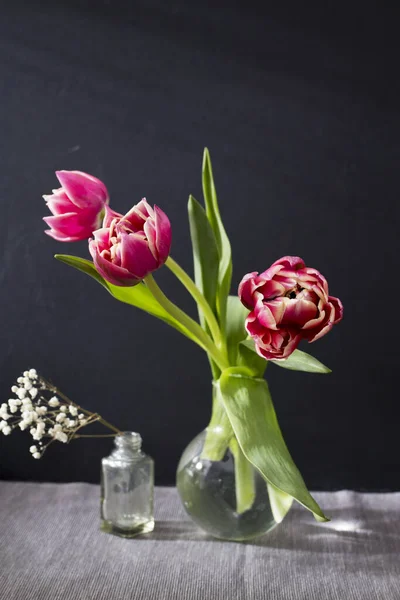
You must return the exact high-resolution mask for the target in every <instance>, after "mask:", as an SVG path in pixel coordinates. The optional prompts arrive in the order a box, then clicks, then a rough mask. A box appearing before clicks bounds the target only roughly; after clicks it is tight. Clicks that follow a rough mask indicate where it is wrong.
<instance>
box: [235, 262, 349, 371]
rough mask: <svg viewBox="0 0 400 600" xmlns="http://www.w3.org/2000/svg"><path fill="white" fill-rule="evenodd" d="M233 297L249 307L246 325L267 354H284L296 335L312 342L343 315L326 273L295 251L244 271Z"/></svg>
mask: <svg viewBox="0 0 400 600" xmlns="http://www.w3.org/2000/svg"><path fill="white" fill-rule="evenodd" d="M239 297H240V300H241V301H242V303H243V304H244V305H245V306H246V307H247V308H249V309H250V310H251V312H250V314H249V315H248V317H247V319H246V330H247V332H248V333H249V335H250V336H251V337H252V338H253V339H254V342H255V347H256V350H257V353H258V354H259V355H260V356H262V357H264V358H266V359H267V360H276V359H284V358H287V357H288V356H290V354H291V353H292V352H293V351H294V350H295V349H296V348H297V346H298V344H299V342H300V340H302V339H305V340H308V341H309V342H315V340H318V339H319V338H321V337H322V336H323V335H325V334H326V333H328V331H330V330H331V329H332V327H333V325H334V324H335V323H338V322H339V321H340V320H341V319H342V317H343V306H342V303H341V302H340V300H339V299H338V298H334V297H333V296H329V290H328V283H327V281H326V279H325V278H324V277H323V276H322V275H321V273H320V272H319V271H317V270H316V269H311V268H309V267H306V266H305V264H304V261H303V260H302V259H301V258H299V257H298V256H284V257H283V258H281V259H279V260H277V261H276V262H274V264H273V265H272V266H271V267H270V268H269V269H267V270H266V271H264V272H263V273H261V274H260V275H259V274H258V273H257V272H254V273H248V274H247V275H245V276H244V277H243V279H242V281H241V283H240V285H239Z"/></svg>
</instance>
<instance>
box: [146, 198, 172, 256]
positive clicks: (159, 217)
mask: <svg viewBox="0 0 400 600" xmlns="http://www.w3.org/2000/svg"><path fill="white" fill-rule="evenodd" d="M148 222H149V221H148ZM150 222H151V221H150ZM154 224H155V233H156V239H155V245H156V249H157V254H158V260H159V262H161V263H162V264H164V263H165V261H166V260H167V258H168V256H169V253H170V250H171V240H172V235H171V223H170V221H169V219H168V217H167V215H166V214H165V212H164V211H162V210H161V208H159V207H158V206H157V205H154Z"/></svg>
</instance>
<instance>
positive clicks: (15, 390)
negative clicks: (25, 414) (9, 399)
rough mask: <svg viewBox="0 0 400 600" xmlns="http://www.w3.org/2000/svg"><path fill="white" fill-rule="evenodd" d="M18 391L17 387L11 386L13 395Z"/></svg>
mask: <svg viewBox="0 0 400 600" xmlns="http://www.w3.org/2000/svg"><path fill="white" fill-rule="evenodd" d="M18 390H19V387H18V386H17V385H13V386H12V388H11V391H12V393H13V394H16V393H17V392H18Z"/></svg>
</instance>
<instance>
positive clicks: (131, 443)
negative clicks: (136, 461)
mask: <svg viewBox="0 0 400 600" xmlns="http://www.w3.org/2000/svg"><path fill="white" fill-rule="evenodd" d="M114 446H115V449H114V451H113V455H114V456H115V455H117V456H129V457H132V456H135V455H136V456H137V455H140V451H141V448H142V438H141V437H140V435H139V433H136V432H135V431H123V432H122V433H119V434H118V435H117V436H115V438H114Z"/></svg>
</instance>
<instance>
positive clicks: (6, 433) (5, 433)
mask: <svg viewBox="0 0 400 600" xmlns="http://www.w3.org/2000/svg"><path fill="white" fill-rule="evenodd" d="M3 433H4V435H10V433H11V427H10V426H9V425H6V426H5V427H3Z"/></svg>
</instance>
